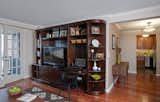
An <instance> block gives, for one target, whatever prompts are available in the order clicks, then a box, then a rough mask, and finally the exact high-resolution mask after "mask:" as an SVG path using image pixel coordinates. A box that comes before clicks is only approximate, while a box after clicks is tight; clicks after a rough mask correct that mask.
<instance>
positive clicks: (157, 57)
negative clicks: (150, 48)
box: [156, 27, 160, 76]
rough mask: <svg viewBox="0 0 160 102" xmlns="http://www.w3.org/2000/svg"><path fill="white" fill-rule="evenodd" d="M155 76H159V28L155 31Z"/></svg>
mask: <svg viewBox="0 0 160 102" xmlns="http://www.w3.org/2000/svg"><path fill="white" fill-rule="evenodd" d="M156 39H157V46H156V59H157V60H156V75H157V76H160V27H159V28H158V29H157V30H156Z"/></svg>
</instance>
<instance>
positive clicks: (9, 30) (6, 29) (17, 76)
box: [0, 25, 23, 86]
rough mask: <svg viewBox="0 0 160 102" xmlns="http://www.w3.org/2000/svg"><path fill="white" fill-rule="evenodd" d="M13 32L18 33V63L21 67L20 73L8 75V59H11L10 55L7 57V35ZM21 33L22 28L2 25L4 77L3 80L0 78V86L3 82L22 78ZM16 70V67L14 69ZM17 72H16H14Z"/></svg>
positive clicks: (6, 82)
mask: <svg viewBox="0 0 160 102" xmlns="http://www.w3.org/2000/svg"><path fill="white" fill-rule="evenodd" d="M13 33H20V39H19V41H20V46H19V47H20V48H19V50H20V64H21V66H20V67H21V69H20V71H21V72H20V74H11V75H9V74H8V69H9V67H10V60H11V57H8V55H7V52H8V44H7V43H8V38H7V37H8V35H9V34H10V35H12V34H13ZM21 33H22V30H20V29H18V28H16V27H11V26H6V25H5V26H3V34H4V59H3V60H4V78H3V80H0V81H1V83H0V86H4V85H5V84H8V83H10V82H14V81H16V80H20V79H22V78H23V77H22V73H23V69H22V60H21V58H22V54H21V52H22V51H21V49H22V45H21ZM16 70H17V69H16ZM16 73H17V72H16Z"/></svg>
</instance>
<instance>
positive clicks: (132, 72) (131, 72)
mask: <svg viewBox="0 0 160 102" xmlns="http://www.w3.org/2000/svg"><path fill="white" fill-rule="evenodd" d="M128 73H130V74H137V72H135V71H128Z"/></svg>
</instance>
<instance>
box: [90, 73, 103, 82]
mask: <svg viewBox="0 0 160 102" xmlns="http://www.w3.org/2000/svg"><path fill="white" fill-rule="evenodd" d="M91 78H92V79H94V80H96V81H97V80H100V79H101V75H99V74H91Z"/></svg>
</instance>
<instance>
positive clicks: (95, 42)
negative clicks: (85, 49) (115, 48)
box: [91, 39, 100, 47]
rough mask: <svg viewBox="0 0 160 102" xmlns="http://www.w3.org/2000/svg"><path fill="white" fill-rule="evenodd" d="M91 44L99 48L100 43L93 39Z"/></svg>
mask: <svg viewBox="0 0 160 102" xmlns="http://www.w3.org/2000/svg"><path fill="white" fill-rule="evenodd" d="M91 43H92V46H93V47H99V45H100V43H99V41H98V40H97V39H93V40H92V42H91Z"/></svg>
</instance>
